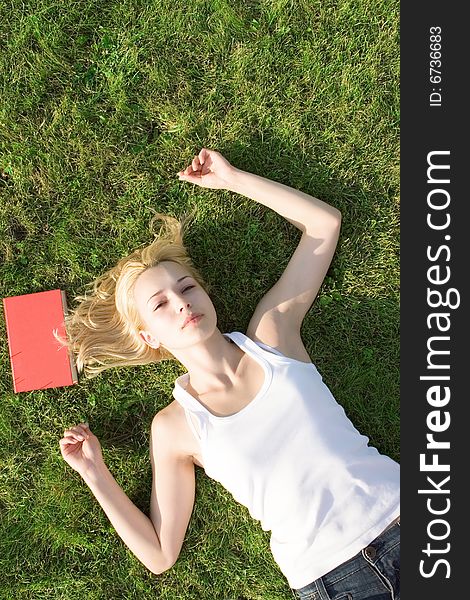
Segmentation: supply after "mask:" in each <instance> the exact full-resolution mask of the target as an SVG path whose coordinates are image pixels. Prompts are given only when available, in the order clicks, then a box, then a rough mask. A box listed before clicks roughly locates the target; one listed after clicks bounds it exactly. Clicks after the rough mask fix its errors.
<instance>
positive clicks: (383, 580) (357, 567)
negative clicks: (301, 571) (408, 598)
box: [294, 520, 400, 600]
mask: <svg viewBox="0 0 470 600" xmlns="http://www.w3.org/2000/svg"><path fill="white" fill-rule="evenodd" d="M294 592H295V594H296V595H297V597H298V598H300V600H399V599H400V520H398V522H397V523H396V524H395V525H392V527H390V528H389V529H387V530H386V531H385V532H384V533H381V534H380V535H379V536H378V537H377V538H375V540H374V541H372V542H371V543H370V544H369V545H368V546H367V548H363V549H362V550H361V551H360V552H359V553H358V554H356V556H354V557H353V558H351V559H350V560H348V561H346V562H345V563H343V564H342V565H340V566H339V567H336V569H333V571H330V572H329V573H327V574H326V575H324V576H323V577H320V578H319V579H316V580H315V581H313V582H312V583H309V584H308V585H306V586H305V587H303V588H300V589H298V590H294Z"/></svg>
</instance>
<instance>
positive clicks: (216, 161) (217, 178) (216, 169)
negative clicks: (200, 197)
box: [178, 148, 237, 190]
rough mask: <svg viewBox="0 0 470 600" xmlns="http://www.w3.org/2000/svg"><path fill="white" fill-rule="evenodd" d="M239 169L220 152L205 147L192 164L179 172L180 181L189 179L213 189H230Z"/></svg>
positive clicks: (191, 181)
mask: <svg viewBox="0 0 470 600" xmlns="http://www.w3.org/2000/svg"><path fill="white" fill-rule="evenodd" d="M236 171H237V169H236V168H235V167H233V166H232V165H231V164H230V163H229V162H228V160H227V159H225V158H224V157H223V156H222V154H220V152H216V151H215V150H208V149H207V148H203V149H202V150H201V151H200V152H199V154H198V155H196V156H195V157H194V158H193V160H192V162H191V164H190V165H189V166H188V167H186V169H184V170H183V171H180V172H179V173H178V176H179V178H180V181H189V182H190V183H195V184H196V185H199V186H200V187H204V188H211V189H213V190H221V189H228V188H229V186H230V184H231V183H232V181H233V178H234V176H235V173H236Z"/></svg>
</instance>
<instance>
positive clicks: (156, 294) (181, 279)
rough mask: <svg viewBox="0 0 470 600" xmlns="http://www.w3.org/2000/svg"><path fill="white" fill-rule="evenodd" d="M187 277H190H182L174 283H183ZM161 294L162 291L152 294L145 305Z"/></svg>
mask: <svg viewBox="0 0 470 600" xmlns="http://www.w3.org/2000/svg"><path fill="white" fill-rule="evenodd" d="M188 277H191V276H190V275H184V277H180V278H179V279H178V281H177V282H176V283H179V282H180V281H183V279H186V278H188ZM162 292H163V290H158V292H155V294H152V295H151V296H150V298H149V299H148V300H147V304H148V303H149V302H150V300H151V299H152V298H153V297H154V296H158V294H161V293H162Z"/></svg>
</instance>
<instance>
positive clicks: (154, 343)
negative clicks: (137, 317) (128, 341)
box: [139, 331, 160, 350]
mask: <svg viewBox="0 0 470 600" xmlns="http://www.w3.org/2000/svg"><path fill="white" fill-rule="evenodd" d="M139 335H140V337H141V339H142V340H143V341H144V342H145V343H146V344H147V345H148V346H150V347H151V348H155V350H156V349H157V348H159V347H160V342H159V341H158V340H157V339H156V338H155V337H154V336H153V335H151V334H150V333H148V331H139Z"/></svg>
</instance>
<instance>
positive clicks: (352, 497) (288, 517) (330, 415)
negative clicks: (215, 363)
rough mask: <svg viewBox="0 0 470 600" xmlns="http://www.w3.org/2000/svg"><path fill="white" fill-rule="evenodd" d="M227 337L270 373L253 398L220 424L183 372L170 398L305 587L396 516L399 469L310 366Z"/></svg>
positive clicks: (209, 461) (217, 474)
mask: <svg viewBox="0 0 470 600" xmlns="http://www.w3.org/2000/svg"><path fill="white" fill-rule="evenodd" d="M224 335H225V336H226V337H228V338H230V339H231V340H233V341H234V342H235V343H236V344H237V345H238V346H239V347H240V348H241V349H242V350H243V351H244V352H245V353H247V354H249V355H250V356H251V357H253V358H254V359H255V360H257V361H258V362H259V363H260V364H261V365H262V367H263V369H264V373H265V379H264V383H263V385H262V386H261V389H260V390H259V392H258V393H257V394H256V396H255V398H253V400H252V401H251V402H250V403H249V404H248V405H247V406H245V407H244V408H243V409H242V410H240V411H239V412H237V413H235V414H233V415H230V416H228V417H216V416H214V415H213V414H212V413H210V412H209V411H208V410H207V409H206V408H205V407H204V406H203V405H202V404H201V403H200V402H199V401H198V400H196V398H194V397H193V396H192V395H190V394H189V393H188V392H187V391H186V390H185V387H186V385H187V383H188V379H189V375H188V374H187V373H186V374H184V375H182V376H181V377H178V379H177V380H176V382H175V387H174V390H173V395H174V397H175V399H176V400H177V401H178V402H179V403H180V404H181V405H182V406H183V408H184V410H185V413H186V418H187V420H188V423H189V425H190V427H191V430H192V431H193V433H194V435H195V436H196V438H197V439H198V440H199V442H200V446H201V454H202V458H203V462H204V469H205V471H206V473H207V475H208V476H209V477H211V478H212V479H215V480H216V481H219V482H220V483H221V484H222V485H223V486H224V487H225V488H226V489H227V490H228V491H229V492H230V493H231V494H232V495H233V497H234V498H235V500H236V501H238V502H240V503H241V504H243V505H244V506H246V507H247V508H248V510H249V512H250V514H251V516H252V517H253V518H255V519H257V520H259V521H260V522H261V526H262V528H263V529H264V530H265V531H271V540H270V547H271V551H272V553H273V556H274V559H275V560H276V562H277V564H278V565H279V567H280V569H281V571H282V572H283V573H284V575H285V576H286V578H287V580H288V582H289V585H290V587H291V588H294V589H296V588H301V587H303V586H305V585H307V584H309V583H311V582H312V581H313V580H315V579H317V578H318V577H321V576H323V575H325V573H328V572H329V571H331V570H332V569H334V568H335V567H337V566H338V565H340V564H341V563H343V562H344V561H346V560H348V559H349V558H352V557H353V556H354V555H355V554H357V553H358V552H359V551H360V550H361V549H362V548H363V547H364V546H367V545H368V544H369V543H370V542H371V541H372V540H373V539H374V538H375V537H377V535H379V534H380V533H381V532H382V531H383V530H384V529H385V527H386V526H387V525H388V524H389V523H390V522H391V521H392V520H393V519H394V518H395V517H397V516H398V515H399V514H400V509H399V483H400V467H399V465H398V463H396V462H395V461H393V460H392V459H391V458H389V457H388V456H384V455H382V454H380V453H379V452H378V451H377V450H376V449H375V448H372V447H370V446H368V441H369V439H368V438H367V437H365V436H363V435H361V434H360V433H359V432H358V431H357V429H355V427H354V426H353V424H352V423H351V421H350V420H349V419H348V417H347V416H346V414H345V412H344V410H343V408H342V407H341V406H340V405H339V404H338V403H337V402H336V400H335V399H334V398H333V396H332V394H331V392H330V390H329V389H328V388H327V386H326V385H325V384H324V383H323V381H322V377H321V375H320V374H319V373H318V371H317V369H316V367H315V365H314V364H313V363H304V362H301V361H299V360H296V359H293V358H288V357H286V356H283V355H282V354H280V353H279V352H278V351H277V350H275V349H273V348H270V347H269V346H266V345H264V344H260V343H255V342H253V341H252V340H251V339H250V338H248V337H247V336H246V335H244V334H243V333H239V332H234V333H229V334H224ZM275 353H276V354H275ZM191 415H192V416H193V417H194V418H195V419H196V421H197V423H198V427H195V425H194V423H193V419H192V418H191Z"/></svg>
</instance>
